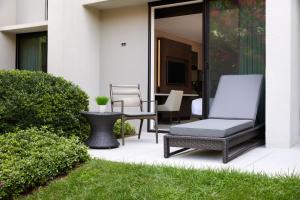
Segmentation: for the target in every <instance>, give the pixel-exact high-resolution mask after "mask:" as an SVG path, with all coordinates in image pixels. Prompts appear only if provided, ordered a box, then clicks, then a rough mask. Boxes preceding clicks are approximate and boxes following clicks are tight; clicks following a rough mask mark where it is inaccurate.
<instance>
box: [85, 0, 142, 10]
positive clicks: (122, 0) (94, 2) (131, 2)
mask: <svg viewBox="0 0 300 200" xmlns="http://www.w3.org/2000/svg"><path fill="white" fill-rule="evenodd" d="M147 3H148V0H83V3H82V5H83V6H85V7H88V8H95V9H98V10H107V9H114V8H122V7H128V6H136V5H143V4H147Z"/></svg>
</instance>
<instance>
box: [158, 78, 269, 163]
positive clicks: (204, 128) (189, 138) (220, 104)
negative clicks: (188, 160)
mask: <svg viewBox="0 0 300 200" xmlns="http://www.w3.org/2000/svg"><path fill="white" fill-rule="evenodd" d="M262 84H263V75H223V76H222V77H221V78H220V81H219V85H218V88H217V91H216V95H215V98H214V101H213V103H212V105H211V108H210V113H209V117H208V119H205V120H199V121H196V122H191V123H187V124H181V125H177V126H172V127H171V128H170V134H169V135H166V136H164V157H165V158H168V157H170V156H172V155H175V154H177V153H180V152H183V151H185V150H187V149H190V148H194V149H204V150H218V151H222V152H223V163H227V162H229V161H231V160H232V159H234V158H236V157H238V156H239V155H241V154H243V153H244V152H246V151H248V150H250V149H252V148H254V147H257V146H259V145H262V144H264V124H259V123H258V122H257V120H256V118H257V112H258V107H259V104H260V103H259V102H260V98H261V88H262ZM170 147H183V148H182V149H179V150H176V151H174V152H170Z"/></svg>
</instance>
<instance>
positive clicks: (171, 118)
mask: <svg viewBox="0 0 300 200" xmlns="http://www.w3.org/2000/svg"><path fill="white" fill-rule="evenodd" d="M172 121H173V112H172V111H171V112H170V124H172Z"/></svg>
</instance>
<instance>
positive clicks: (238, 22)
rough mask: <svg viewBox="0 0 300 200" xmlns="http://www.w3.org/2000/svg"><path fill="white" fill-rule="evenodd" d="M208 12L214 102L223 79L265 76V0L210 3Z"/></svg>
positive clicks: (211, 82)
mask: <svg viewBox="0 0 300 200" xmlns="http://www.w3.org/2000/svg"><path fill="white" fill-rule="evenodd" d="M207 9H208V16H207V17H208V18H209V19H208V27H207V28H208V29H209V30H208V31H207V33H208V39H207V42H208V45H207V51H208V57H207V59H208V63H209V70H208V71H207V73H208V77H209V78H208V80H209V81H208V82H209V83H208V85H209V89H208V90H209V91H208V93H209V95H208V96H209V97H210V100H208V99H207V101H212V100H213V97H214V95H215V92H216V89H217V85H218V82H219V78H220V76H221V75H223V74H264V73H265V0H236V1H232V0H210V1H208V8H207ZM261 115H262V114H261Z"/></svg>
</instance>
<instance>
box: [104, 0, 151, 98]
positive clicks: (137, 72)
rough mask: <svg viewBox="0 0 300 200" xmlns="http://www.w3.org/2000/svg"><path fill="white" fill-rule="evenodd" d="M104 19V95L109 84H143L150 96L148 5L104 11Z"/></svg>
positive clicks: (142, 86)
mask: <svg viewBox="0 0 300 200" xmlns="http://www.w3.org/2000/svg"><path fill="white" fill-rule="evenodd" d="M100 19H101V32H100V66H101V67H100V91H101V95H109V84H140V85H141V90H142V97H143V99H145V100H147V90H148V7H147V5H146V4H145V5H141V6H134V7H127V8H118V9H112V10H105V11H101V14H100ZM122 42H126V44H127V45H126V46H125V47H122V46H121V43H122Z"/></svg>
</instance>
